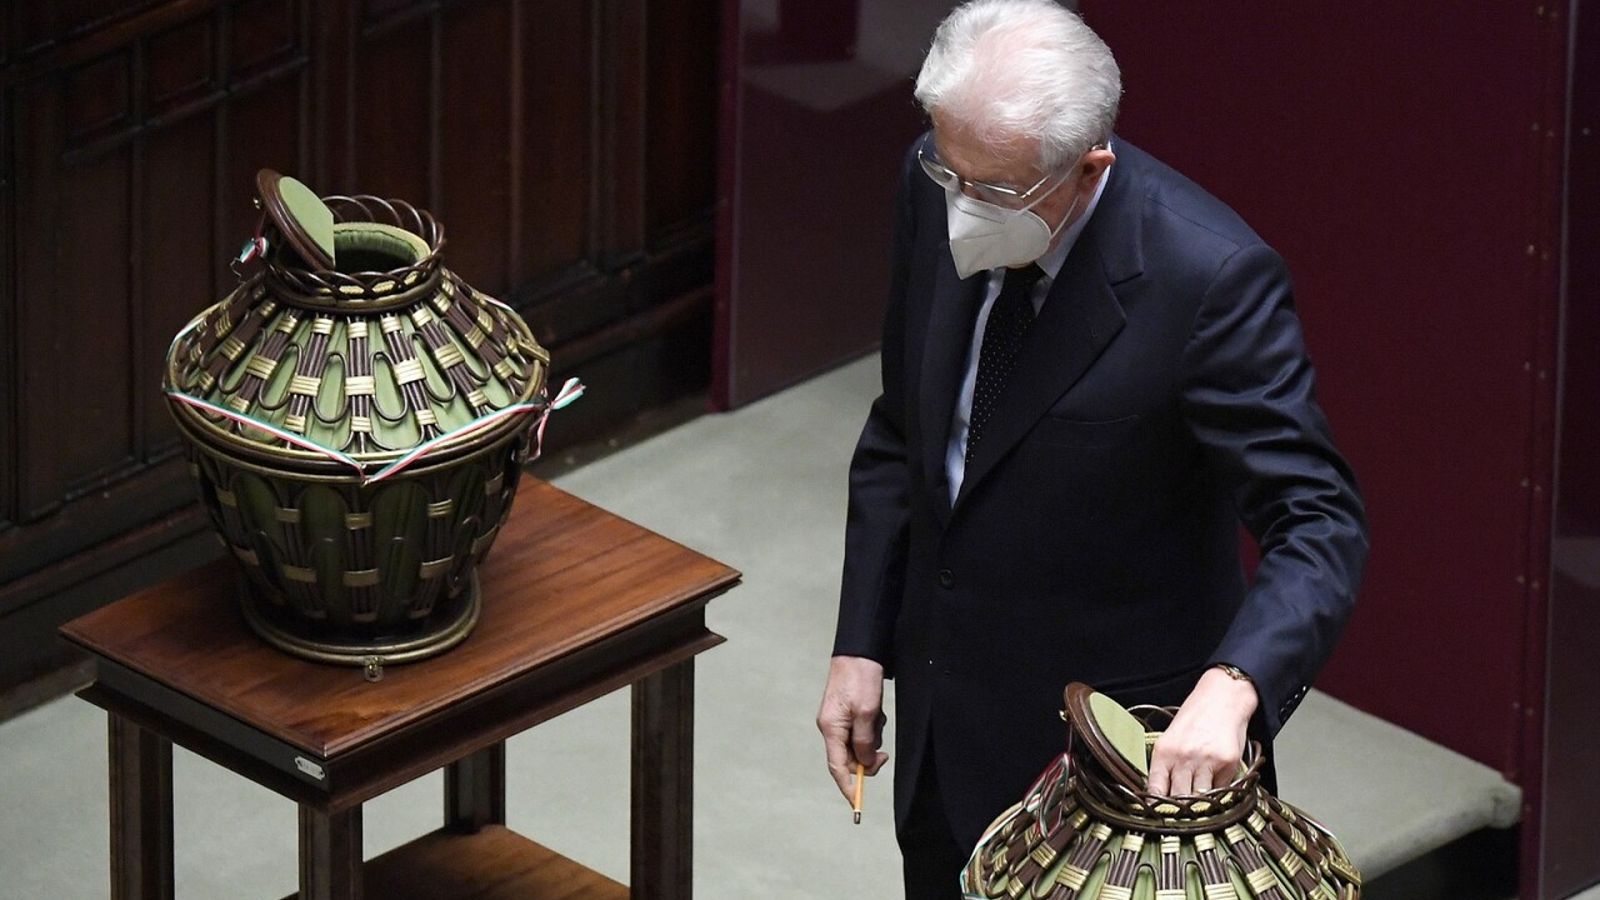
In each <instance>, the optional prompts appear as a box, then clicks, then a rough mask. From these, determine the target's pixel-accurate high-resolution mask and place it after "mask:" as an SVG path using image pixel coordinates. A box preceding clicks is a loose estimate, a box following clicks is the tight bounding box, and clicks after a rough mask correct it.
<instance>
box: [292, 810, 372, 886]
mask: <svg viewBox="0 0 1600 900" xmlns="http://www.w3.org/2000/svg"><path fill="white" fill-rule="evenodd" d="M361 853H362V851H361V807H360V806H355V807H352V808H350V809H347V810H345V811H343V812H336V813H329V812H323V811H321V810H318V809H316V808H315V807H311V806H307V805H305V804H303V803H302V804H301V805H300V897H299V900H361V895H362V874H363V873H362V870H361Z"/></svg>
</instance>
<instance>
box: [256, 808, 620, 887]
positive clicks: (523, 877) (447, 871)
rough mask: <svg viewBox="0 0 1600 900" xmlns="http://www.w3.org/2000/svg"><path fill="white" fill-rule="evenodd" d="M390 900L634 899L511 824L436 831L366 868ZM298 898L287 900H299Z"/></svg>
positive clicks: (370, 884)
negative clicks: (465, 831)
mask: <svg viewBox="0 0 1600 900" xmlns="http://www.w3.org/2000/svg"><path fill="white" fill-rule="evenodd" d="M365 882H366V890H365V891H364V893H365V894H366V896H368V897H374V898H378V897H381V898H383V900H514V898H515V900H524V898H528V900H627V897H628V888H627V887H626V886H625V885H622V884H618V883H617V882H615V881H612V880H611V879H609V878H607V877H605V876H604V875H601V874H600V873H598V872H595V871H593V870H592V869H588V868H585V867H584V866H582V865H579V864H578V863H575V862H573V861H572V860H570V859H567V858H566V857H565V856H562V855H561V854H559V853H557V852H555V851H554V850H551V849H549V848H548V847H544V846H541V845H539V844H537V843H535V842H533V841H530V840H528V839H527V838H525V837H523V836H522V835H520V834H517V833H516V832H515V831H512V830H511V829H509V828H506V827H505V826H503V825H490V826H488V827H485V828H484V829H483V830H481V831H479V832H477V833H476V834H456V833H453V832H449V831H435V832H433V833H432V834H427V835H423V836H422V837H420V838H417V839H416V840H414V841H412V842H411V843H409V844H405V845H404V846H400V847H396V848H395V849H393V850H390V851H389V852H388V853H385V854H383V855H382V856H378V857H375V858H373V859H370V860H368V861H367V863H366V873H365ZM299 896H300V895H299V894H298V893H296V894H292V895H290V896H289V897H287V898H285V900H296V898H298V897H299Z"/></svg>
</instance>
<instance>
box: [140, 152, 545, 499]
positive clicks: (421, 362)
mask: <svg viewBox="0 0 1600 900" xmlns="http://www.w3.org/2000/svg"><path fill="white" fill-rule="evenodd" d="M256 183H257V187H258V189H259V190H260V192H261V198H262V201H263V208H264V213H265V215H264V217H263V224H262V230H261V231H260V232H259V233H258V234H257V236H256V238H254V239H253V241H252V244H250V245H247V246H254V247H257V248H259V249H260V250H262V251H264V252H263V253H262V254H261V269H260V270H259V271H257V272H255V273H254V274H253V275H251V276H250V277H248V278H246V279H245V280H244V282H243V283H242V284H240V285H239V286H238V287H237V288H236V289H235V290H234V291H233V292H232V293H230V294H229V295H228V296H227V297H225V298H223V299H222V300H221V301H220V302H218V303H216V304H214V305H213V306H211V307H210V308H208V309H206V310H205V311H204V312H202V313H201V314H200V315H199V316H197V317H196V318H195V319H194V320H193V321H191V322H190V323H189V324H188V325H187V326H185V328H184V329H183V330H182V331H181V332H179V334H178V336H177V338H176V339H175V340H174V342H173V344H172V347H171V349H170V350H169V351H168V355H167V366H166V374H165V377H164V379H163V387H164V388H165V390H166V392H167V394H168V396H169V397H171V398H172V399H173V401H174V404H173V411H174V415H175V416H176V417H177V419H178V422H179V424H180V426H182V428H183V430H184V432H185V433H186V434H187V435H188V436H190V437H191V438H193V439H195V440H198V441H199V442H201V443H202V444H205V445H208V446H211V447H213V448H217V449H218V450H220V451H222V452H227V453H230V454H242V455H245V456H248V457H250V458H252V459H254V460H256V461H258V462H259V463H265V464H270V465H274V466H288V467H297V468H301V469H306V470H312V471H316V472H332V471H340V470H343V471H345V472H349V471H350V469H352V468H353V469H354V470H355V471H356V474H358V475H359V477H361V478H362V479H363V480H366V479H368V478H370V477H373V473H374V472H387V471H390V470H391V467H394V466H411V465H413V463H417V462H420V461H421V459H422V457H423V456H427V457H429V458H430V461H435V460H442V459H445V458H449V457H453V456H457V455H460V454H463V453H472V452H474V451H475V449H476V448H478V447H480V446H482V445H484V443H485V442H493V441H496V440H498V439H499V438H500V437H503V436H505V435H507V434H510V433H512V432H514V431H516V430H518V429H521V428H526V427H529V422H530V419H529V418H527V416H526V415H525V414H532V415H533V416H534V418H535V419H537V418H538V417H539V416H541V415H542V414H543V412H544V411H545V410H547V409H548V407H549V403H550V401H549V398H548V394H547V391H546V384H545V380H546V375H547V371H548V366H549V361H550V358H549V354H548V353H547V352H546V351H545V350H544V348H542V347H540V346H539V344H538V342H537V341H536V340H535V339H534V337H533V334H532V332H531V331H530V330H529V328H528V326H527V323H525V322H524V321H523V320H522V318H521V317H520V316H519V315H517V313H516V312H515V311H514V310H512V309H511V308H510V307H508V306H506V305H505V304H503V303H501V302H499V301H498V300H495V299H494V298H492V297H489V296H487V295H485V294H483V293H481V292H479V291H477V290H474V289H473V288H472V287H470V286H468V285H467V284H466V283H465V282H464V281H462V280H461V279H460V278H459V277H458V276H457V275H455V273H453V272H451V271H449V270H448V269H446V268H445V267H444V266H443V264H442V262H441V259H440V253H439V251H440V248H441V247H442V246H443V244H444V230H443V228H442V227H441V226H440V225H439V224H438V222H437V221H436V220H435V219H434V218H433V216H432V215H430V214H429V213H428V212H427V211H425V210H420V209H417V208H416V207H414V206H412V205H411V204H409V203H406V202H405V201H402V200H395V199H383V198H379V197H374V196H368V195H360V196H349V197H346V196H329V197H322V198H319V197H317V196H316V195H315V194H314V193H313V192H312V191H311V190H310V189H309V188H307V187H306V186H305V185H304V184H302V183H301V182H299V181H297V180H295V179H293V178H289V177H287V176H283V175H280V174H279V173H277V172H273V171H271V170H263V171H262V172H261V173H260V175H259V176H258V178H257V182H256ZM269 220H270V224H269Z"/></svg>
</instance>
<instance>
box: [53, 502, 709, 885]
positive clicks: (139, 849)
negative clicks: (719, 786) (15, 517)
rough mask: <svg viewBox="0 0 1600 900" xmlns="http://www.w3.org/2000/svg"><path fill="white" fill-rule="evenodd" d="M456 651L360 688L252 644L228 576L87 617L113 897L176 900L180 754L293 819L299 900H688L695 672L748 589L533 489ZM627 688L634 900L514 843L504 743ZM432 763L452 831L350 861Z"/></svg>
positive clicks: (602, 515) (625, 527)
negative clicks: (476, 617)
mask: <svg viewBox="0 0 1600 900" xmlns="http://www.w3.org/2000/svg"><path fill="white" fill-rule="evenodd" d="M479 575H480V579H481V584H482V592H483V614H482V618H481V620H480V621H479V623H478V626H477V628H476V630H474V631H473V633H472V635H471V637H469V638H468V639H467V640H466V641H465V642H464V643H462V644H461V645H460V646H459V647H457V648H456V649H454V650H451V651H449V652H448V653H445V654H444V655H442V656H440V657H437V658H435V659H431V660H426V661H423V662H419V663H413V664H410V665H403V666H391V667H389V668H388V669H386V670H385V671H384V673H383V677H382V678H381V680H379V681H376V682H369V681H367V680H365V679H364V677H363V674H362V672H361V671H360V670H359V669H355V668H344V667H335V666H324V665H317V664H314V663H308V662H305V661H303V660H300V659H296V658H294V657H291V656H287V655H285V654H283V653H280V652H278V651H277V650H274V649H272V648H271V647H270V646H268V645H267V644H266V643H264V642H263V641H261V640H260V639H258V638H257V637H256V636H255V635H254V634H253V633H251V632H250V631H249V630H248V628H247V627H246V626H245V624H244V622H243V618H242V615H241V614H240V612H239V610H238V608H237V604H236V601H235V596H234V592H235V591H236V590H238V584H239V582H238V580H237V578H236V576H235V572H234V569H233V563H232V562H231V561H229V560H222V561H219V562H217V563H213V564H211V565H208V566H205V567H202V568H199V569H196V570H194V571H192V572H190V573H188V574H186V575H183V576H180V577H178V578H174V579H172V580H171V581H168V582H166V583H163V584H160V585H157V586H156V587H153V588H150V589H148V590H145V591H142V592H140V593H138V594H134V595H132V596H130V597H128V598H126V599H124V600H121V601H119V602H117V603H114V604H112V605H110V606H107V607H105V608H103V609H100V610H97V611H96V612H93V613H90V614H89V615H86V616H83V617H82V618H80V619H77V620H75V621H73V622H70V623H68V624H67V625H66V626H64V627H63V628H62V634H63V635H64V636H65V637H66V638H67V639H69V640H71V641H73V642H74V643H76V644H78V645H80V646H81V647H83V648H84V649H85V650H88V651H89V652H90V653H91V654H93V656H94V658H95V662H96V666H97V668H98V677H97V680H96V682H95V683H94V684H93V685H92V686H90V687H89V688H86V689H85V690H84V691H83V692H82V693H81V694H80V696H82V697H83V698H85V699H87V700H89V701H90V702H92V703H95V704H97V705H99V706H101V707H103V708H104V709H105V710H106V711H107V713H109V717H110V749H111V752H110V778H111V896H112V897H114V898H119V900H120V898H170V897H171V896H172V892H173V885H172V882H173V863H172V852H173V846H172V743H173V742H177V743H179V744H181V745H183V746H184V747H187V748H189V749H190V750H192V751H194V752H195V753H198V754H200V755H201V756H204V757H206V758H207V759H210V760H211V761H212V762H215V763H217V764H218V765H221V766H224V767H226V768H228V769H231V770H233V771H234V772H237V773H238V774H240V775H243V776H244V777H246V778H249V779H250V780H252V781H254V782H256V783H258V784H261V785H263V786H265V787H267V788H269V789H271V790H273V791H276V792H277V793H279V794H282V795H283V796H285V797H288V798H290V799H291V800H294V801H295V802H297V803H298V804H299V805H300V892H299V893H298V894H297V895H295V896H297V897H301V898H306V900H335V898H337V900H353V898H359V897H361V896H363V892H364V891H366V892H370V894H371V896H373V897H382V898H385V900H403V898H412V897H415V898H424V897H425V898H430V900H437V898H449V897H474V898H484V900H489V898H511V897H516V898H539V897H562V898H620V897H628V896H632V897H634V898H650V900H655V898H672V900H676V898H688V897H689V895H690V876H691V872H690V860H691V855H690V854H691V848H692V833H691V832H692V825H693V818H692V803H693V799H694V795H693V789H692V788H693V775H694V770H693V765H694V754H693V738H694V709H693V707H694V657H695V655H696V654H698V653H700V652H701V651H703V650H705V649H707V648H710V647H713V646H715V645H717V644H719V643H721V642H722V640H723V639H722V638H721V637H720V636H718V635H717V634H715V633H713V632H711V631H709V630H708V629H707V628H706V625H705V605H706V602H707V601H709V600H710V599H711V598H712V597H714V596H716V595H718V594H720V593H722V592H723V591H725V590H727V589H728V588H730V587H732V586H733V585H734V584H736V583H737V582H738V580H739V573H738V572H736V571H734V570H733V569H730V568H728V567H727V566H725V565H722V564H721V563H719V562H716V561H715V560H712V559H709V558H707V557H705V556H702V555H701V554H699V553H695V552H694V551H692V550H689V549H687V548H685V547H683V546H681V545H679V544H676V543H673V542H672V541H669V540H667V539H666V538H663V537H661V536H660V535H657V534H654V533H652V532H650V531H647V530H645V529H644V528H641V527H639V526H638V525H635V524H633V523H631V522H628V521H626V520H624V519H621V518H619V517H617V516H614V515H612V514H610V513H607V512H605V511H604V510H601V509H599V508H597V507H595V506H592V505H590V504H588V503H585V502H584V501H582V500H579V499H577V498H576V497H573V496H571V495H570V494H566V493H564V492H562V491H560V490H558V489H556V488H554V487H551V486H550V485H548V484H545V483H543V482H540V481H538V480H536V479H531V478H529V479H525V480H524V483H523V486H522V488H521V490H520V491H519V496H518V499H517V505H516V507H515V510H514V512H513V513H512V516H511V519H510V521H509V522H508V523H507V525H506V527H505V530H504V532H503V533H502V534H501V535H500V537H499V539H498V541H497V542H496V544H495V547H494V550H493V551H492V552H491V553H490V557H489V559H488V560H487V561H486V562H485V564H484V565H483V566H482V568H481V570H480V573H479ZM625 685H632V686H633V766H632V768H633V776H632V777H633V823H632V873H631V879H630V881H631V884H632V890H631V894H630V891H629V888H626V887H624V886H622V885H620V884H618V883H617V882H615V881H612V880H611V879H608V878H605V877H603V876H601V875H599V874H598V873H595V872H593V871H591V870H589V869H587V868H584V867H583V866H581V865H579V864H577V863H575V862H573V861H571V860H568V859H566V858H564V857H562V856H560V855H558V854H556V853H554V852H553V851H551V850H548V849H546V848H544V847H542V846H540V845H539V844H536V843H534V842H533V841H531V840H528V839H527V838H524V837H522V836H520V835H518V834H516V833H515V832H512V831H510V830H508V829H507V828H506V827H505V764H506V763H505V741H506V739H507V738H508V737H510V736H512V735H514V734H517V733H518V732H520V731H523V730H525V729H527V728H530V727H532V726H534V725H536V724H538V723H540V722H543V721H545V720H547V719H550V718H553V717H554V716H557V715H560V714H561V713H563V712H566V711H567V710H570V709H573V708H575V707H577V706H580V705H582V704H584V703H586V702H588V701H590V700H592V699H594V698H596V697H599V696H601V695H602V694H606V693H609V692H610V691H612V690H615V689H616V688H619V687H623V686H625ZM440 767H444V769H445V790H444V795H445V796H444V827H443V828H441V829H440V830H439V831H436V832H433V833H432V834H428V835H426V836H424V837H421V838H419V839H417V840H415V841H412V842H411V843H409V844H406V845H405V846H403V847H400V848H397V849H395V850H393V851H391V852H389V853H386V854H384V855H382V856H379V857H377V858H375V859H373V860H371V861H368V862H363V860H362V851H361V805H362V803H364V802H365V801H367V800H369V799H371V798H373V797H376V796H377V795H379V794H381V793H383V792H385V791H388V790H390V789H391V788H394V787H397V786H399V785H401V784H404V783H406V782H408V781H410V780H412V779H414V778H416V777H418V776H420V775H423V774H426V773H428V772H430V771H432V770H434V769H438V768H440Z"/></svg>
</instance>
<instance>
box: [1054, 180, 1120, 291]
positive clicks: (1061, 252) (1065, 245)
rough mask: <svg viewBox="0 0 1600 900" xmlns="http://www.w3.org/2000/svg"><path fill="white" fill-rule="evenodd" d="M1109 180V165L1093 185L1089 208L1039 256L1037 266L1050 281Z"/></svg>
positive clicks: (1075, 241) (1092, 213)
mask: <svg viewBox="0 0 1600 900" xmlns="http://www.w3.org/2000/svg"><path fill="white" fill-rule="evenodd" d="M1110 180H1111V167H1110V166H1107V167H1106V170H1105V171H1104V172H1101V173H1100V183H1099V184H1096V185H1095V186H1094V196H1092V197H1090V198H1089V208H1088V209H1085V210H1084V211H1083V215H1081V216H1079V217H1078V220H1077V221H1076V222H1073V223H1072V224H1071V225H1068V226H1067V228H1066V230H1065V231H1064V232H1062V234H1061V243H1059V244H1057V245H1056V248H1055V249H1054V250H1051V251H1050V252H1049V253H1046V254H1045V255H1043V256H1041V257H1039V261H1038V264H1039V268H1041V269H1043V270H1044V274H1045V275H1046V276H1047V277H1048V278H1049V279H1050V280H1051V281H1054V280H1055V279H1056V275H1058V274H1060V272H1061V267H1062V266H1063V265H1065V264H1066V262H1067V254H1068V253H1071V252H1072V245H1073V244H1076V243H1077V242H1078V236H1079V235H1081V234H1083V229H1084V228H1085V227H1087V226H1088V224H1089V217H1090V216H1092V215H1094V211H1095V207H1097V206H1099V205H1100V195H1101V194H1103V193H1105V189H1106V182H1108V181H1110Z"/></svg>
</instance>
